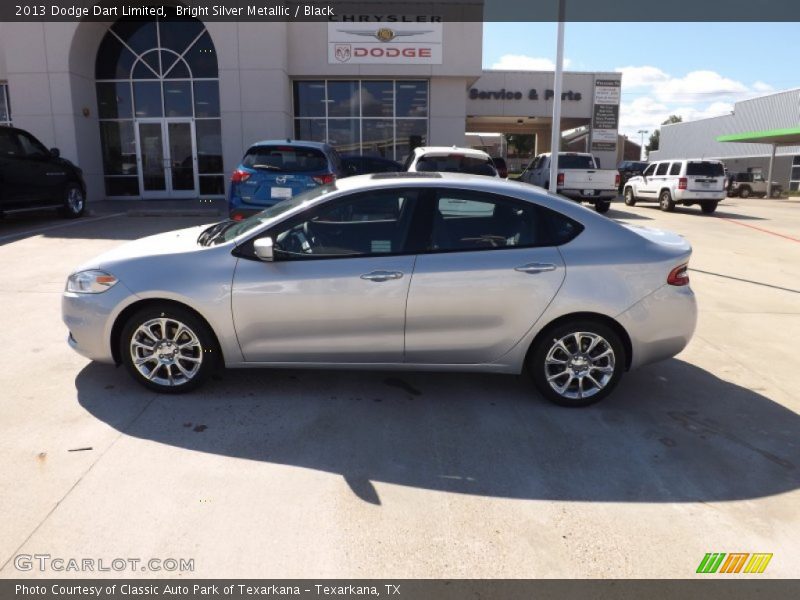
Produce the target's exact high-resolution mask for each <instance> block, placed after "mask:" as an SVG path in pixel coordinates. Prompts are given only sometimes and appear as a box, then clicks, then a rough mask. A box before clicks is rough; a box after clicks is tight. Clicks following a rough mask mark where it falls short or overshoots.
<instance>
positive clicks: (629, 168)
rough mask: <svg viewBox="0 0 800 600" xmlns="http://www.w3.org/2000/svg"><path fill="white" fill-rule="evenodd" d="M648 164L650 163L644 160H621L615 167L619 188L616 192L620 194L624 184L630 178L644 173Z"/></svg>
mask: <svg viewBox="0 0 800 600" xmlns="http://www.w3.org/2000/svg"><path fill="white" fill-rule="evenodd" d="M648 164H650V163H648V162H647V161H645V160H623V161H622V162H621V163H619V165H617V172H618V173H619V188H618V190H617V191H618V192H619V193H620V194H621V193H622V191H623V189H624V187H625V182H627V181H628V179H630V178H631V177H635V176H636V175H641V174H642V173H644V170H645V169H646V168H647V165H648Z"/></svg>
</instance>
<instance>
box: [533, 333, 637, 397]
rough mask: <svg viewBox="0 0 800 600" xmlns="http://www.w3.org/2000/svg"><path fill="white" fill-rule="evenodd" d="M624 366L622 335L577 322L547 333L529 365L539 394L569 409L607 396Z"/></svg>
mask: <svg viewBox="0 0 800 600" xmlns="http://www.w3.org/2000/svg"><path fill="white" fill-rule="evenodd" d="M624 366H625V349H624V346H623V345H622V341H621V340H620V338H619V335H617V333H616V332H614V330H613V329H611V328H610V327H608V326H606V325H605V324H603V323H600V322H595V321H576V322H575V323H567V324H563V325H559V326H557V327H554V328H553V329H551V330H549V331H547V333H546V334H545V335H544V336H543V337H542V339H541V343H539V344H538V346H537V347H536V348H534V350H533V353H532V354H531V355H530V359H529V362H528V369H529V371H530V373H531V375H532V376H533V381H534V384H535V385H536V388H537V389H538V390H539V392H541V394H542V395H543V396H544V397H545V398H547V399H548V400H550V401H551V402H554V403H555V404H558V405H559V406H566V407H581V406H588V405H590V404H594V403H595V402H599V401H600V400H602V399H603V398H605V397H606V396H608V394H610V393H611V391H612V390H613V389H614V387H615V386H616V385H617V383H618V382H619V380H620V378H621V377H622V372H623V370H624Z"/></svg>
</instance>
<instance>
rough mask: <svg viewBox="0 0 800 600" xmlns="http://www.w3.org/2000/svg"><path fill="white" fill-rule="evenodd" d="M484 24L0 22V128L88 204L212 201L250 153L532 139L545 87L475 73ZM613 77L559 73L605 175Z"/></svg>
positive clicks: (394, 152)
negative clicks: (295, 146)
mask: <svg viewBox="0 0 800 600" xmlns="http://www.w3.org/2000/svg"><path fill="white" fill-rule="evenodd" d="M482 35H483V31H482V23H480V22H448V21H446V20H444V19H441V18H437V17H436V16H430V15H393V16H389V18H387V17H386V16H384V17H383V18H382V20H381V21H380V22H376V20H375V18H374V17H370V16H364V15H340V16H337V17H335V18H333V19H331V20H329V21H327V22H288V23H287V22H257V21H253V22H247V21H240V22H221V21H203V20H202V18H200V19H194V18H182V19H180V20H178V19H170V18H166V19H162V18H155V19H152V20H130V19H121V20H118V21H112V22H102V23H101V22H93V21H67V22H47V23H38V22H23V23H14V24H13V25H12V24H11V23H8V22H0V125H3V124H5V125H13V126H15V127H19V128H22V129H26V130H28V131H30V132H31V133H33V134H34V135H35V136H36V137H38V138H39V139H40V140H41V141H42V142H43V143H44V144H45V145H47V146H48V147H58V148H59V149H60V151H61V154H62V156H64V157H66V158H68V159H70V160H72V161H73V162H75V163H76V164H78V165H79V166H80V167H81V168H82V169H83V171H84V174H85V178H86V181H87V185H88V191H89V200H90V201H91V200H96V199H102V198H144V199H146V198H153V199H168V198H176V199H177V198H186V199H196V198H207V197H221V196H223V195H224V194H225V187H226V185H227V181H228V176H229V174H230V173H231V171H232V170H233V169H234V168H235V167H236V165H237V164H238V162H239V161H240V159H241V157H242V155H243V153H244V151H245V150H246V149H247V148H248V147H249V145H250V144H252V143H253V142H256V141H259V140H263V139H284V138H296V139H305V140H317V141H328V142H330V143H331V144H333V145H335V146H336V147H337V148H338V149H339V150H340V151H341V152H342V153H363V154H373V155H380V156H385V157H388V158H391V159H395V160H398V161H402V160H403V159H404V158H405V157H406V156H407V155H408V153H409V151H410V150H411V149H412V148H413V147H416V146H418V145H447V146H449V145H464V144H465V139H466V137H465V136H466V132H468V131H469V132H502V133H530V134H536V140H537V143H536V151H537V152H544V151H548V150H549V149H550V148H549V145H550V133H551V115H552V109H553V91H552V88H553V73H552V72H539V71H524V72H523V71H519V72H517V71H514V72H512V71H484V70H483V69H482V43H481V40H482ZM620 79H621V75H620V74H619V73H577V72H567V73H565V74H564V81H563V94H562V99H563V100H562V122H561V128H562V130H567V129H572V128H577V127H584V128H588V131H589V135H588V141H587V142H586V146H587V147H588V148H589V149H590V150H591V151H592V152H594V153H595V155H596V156H597V157H598V158H599V159H600V161H601V163H602V164H603V165H604V166H612V165H614V164H615V163H616V158H617V150H618V135H617V128H618V121H619V98H620V85H621V81H620Z"/></svg>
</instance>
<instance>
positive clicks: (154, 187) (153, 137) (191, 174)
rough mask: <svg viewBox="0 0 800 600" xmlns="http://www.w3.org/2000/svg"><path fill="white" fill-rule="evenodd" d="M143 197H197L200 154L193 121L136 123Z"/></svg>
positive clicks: (167, 120)
mask: <svg viewBox="0 0 800 600" xmlns="http://www.w3.org/2000/svg"><path fill="white" fill-rule="evenodd" d="M136 137H137V140H136V142H137V147H138V150H139V157H138V158H139V186H140V189H141V191H142V197H143V198H196V197H197V164H196V163H197V152H196V151H195V137H194V125H193V123H192V120H191V119H152V120H139V121H137V123H136Z"/></svg>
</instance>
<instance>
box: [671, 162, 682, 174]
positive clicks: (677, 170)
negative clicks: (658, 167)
mask: <svg viewBox="0 0 800 600" xmlns="http://www.w3.org/2000/svg"><path fill="white" fill-rule="evenodd" d="M669 174H670V175H680V174H681V163H679V162H674V163H672V165H671V166H670V168H669Z"/></svg>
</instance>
